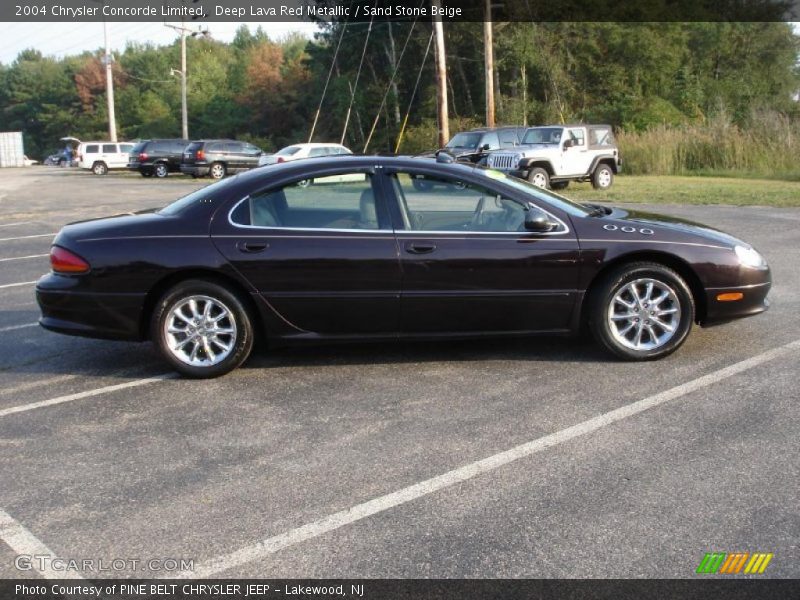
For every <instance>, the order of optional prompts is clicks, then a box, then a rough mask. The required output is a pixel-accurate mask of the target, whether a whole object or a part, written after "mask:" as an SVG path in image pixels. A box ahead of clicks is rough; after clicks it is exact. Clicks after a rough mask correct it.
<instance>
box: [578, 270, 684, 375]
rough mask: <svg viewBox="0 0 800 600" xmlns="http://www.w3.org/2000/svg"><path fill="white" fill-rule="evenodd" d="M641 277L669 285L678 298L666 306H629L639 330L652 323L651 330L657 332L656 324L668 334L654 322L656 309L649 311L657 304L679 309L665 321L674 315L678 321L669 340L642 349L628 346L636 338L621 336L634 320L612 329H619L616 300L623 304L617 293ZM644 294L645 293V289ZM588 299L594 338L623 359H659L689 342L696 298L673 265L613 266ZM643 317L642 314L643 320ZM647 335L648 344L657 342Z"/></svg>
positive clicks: (664, 330) (590, 327) (658, 329)
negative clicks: (613, 315)
mask: <svg viewBox="0 0 800 600" xmlns="http://www.w3.org/2000/svg"><path fill="white" fill-rule="evenodd" d="M640 280H643V281H645V282H646V281H654V282H657V284H658V285H661V286H665V288H668V289H669V290H670V291H671V292H672V296H674V300H672V296H671V297H670V298H668V299H667V300H665V302H667V303H668V304H666V305H663V306H662V305H661V304H659V305H655V304H653V306H652V307H651V306H648V303H647V302H645V303H644V304H641V303H636V302H635V301H633V304H638V305H637V306H636V307H635V308H630V309H628V311H629V314H631V316H632V317H636V323H635V324H634V325H633V327H634V329H637V330H638V329H641V328H642V327H647V325H651V328H650V331H651V332H652V331H654V329H653V327H655V328H656V329H655V331H661V333H662V334H665V333H666V329H663V328H661V327H659V326H658V325H655V323H657V322H658V321H657V320H654V321H652V322H651V321H650V320H649V319H652V318H653V317H651V316H649V315H653V314H654V312H648V311H649V310H650V309H651V308H653V307H656V308H657V306H662V308H663V307H664V306H666V307H667V309H669V310H671V309H672V308H674V305H677V308H678V311H679V312H678V313H676V315H675V316H674V317H669V316H667V317H664V319H665V321H666V320H668V319H669V318H673V319H674V321H675V322H674V323H671V324H672V325H673V329H674V330H673V332H672V334H671V337H669V338H668V339H666V340H665V341H664V343H663V344H661V345H657V346H654V347H652V348H646V347H643V348H642V349H635V348H631V347H630V346H629V345H628V344H633V342H634V341H635V340H630V339H628V338H626V337H625V336H620V333H621V331H620V330H621V329H624V325H625V323H626V322H627V323H630V321H626V322H620V326H619V327H620V329H617V330H616V332H615V331H613V330H612V328H616V325H612V324H611V318H610V312H611V311H614V308H613V307H612V302H613V303H614V306H620V304H618V303H617V302H615V300H614V298H615V296H617V295H618V294H620V293H621V290H624V288H625V286H627V285H628V284H630V283H631V282H637V281H640ZM646 285H647V284H646V283H641V284H639V286H637V287H641V286H645V288H646ZM642 293H643V294H644V293H645V292H644V290H643V291H642ZM587 302H588V317H589V319H588V320H589V323H588V324H589V329H590V330H591V332H592V335H593V336H594V338H595V339H596V340H597V342H598V343H599V344H600V345H601V346H602V347H603V348H605V349H606V350H607V351H609V352H611V353H612V354H614V355H616V356H618V357H619V358H622V359H624V360H630V361H643V360H655V359H658V358H663V357H665V356H667V355H669V354H672V353H673V352H675V350H677V349H678V348H679V347H680V346H681V345H682V344H683V343H684V342H685V341H686V337H687V336H688V335H689V332H690V331H691V329H692V323H693V322H694V316H695V305H694V298H693V297H692V292H691V290H690V289H689V286H688V285H687V284H686V281H685V280H684V279H683V278H682V277H681V276H680V275H679V274H678V273H676V272H675V271H673V270H672V269H670V268H669V267H666V266H664V265H662V264H659V263H652V262H636V263H628V264H624V265H620V266H619V267H617V268H615V269H613V270H612V271H611V272H609V273H608V274H607V275H606V276H605V277H603V279H602V280H600V281H599V282H598V283H597V284H596V285H595V286H593V288H592V290H591V293H590V296H589V298H588V299H587ZM642 307H644V308H642ZM614 312H616V311H614ZM639 317H641V321H640V319H639ZM623 318H624V317H623ZM661 318H662V317H661V315H658V316H657V317H656V319H659V320H660V319H661ZM639 322H641V323H642V325H639V324H638V323H639ZM615 323H616V321H615ZM635 334H636V332H634V336H633V337H634V338H635ZM645 336H647V339H648V343H650V342H655V340H654V338H652V337H651V334H648V333H645V334H644V335H642V336H641V338H642V340H643V339H644V337H645ZM621 338H625V339H626V340H627V342H628V343H627V344H626V343H623V342H622V341H621Z"/></svg>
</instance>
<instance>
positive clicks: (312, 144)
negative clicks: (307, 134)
mask: <svg viewBox="0 0 800 600" xmlns="http://www.w3.org/2000/svg"><path fill="white" fill-rule="evenodd" d="M330 146H333V147H335V148H345V147H346V146H343V145H342V144H338V143H336V142H300V143H297V144H289V145H288V146H284V148H329V147H330Z"/></svg>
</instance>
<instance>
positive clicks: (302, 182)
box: [297, 179, 312, 188]
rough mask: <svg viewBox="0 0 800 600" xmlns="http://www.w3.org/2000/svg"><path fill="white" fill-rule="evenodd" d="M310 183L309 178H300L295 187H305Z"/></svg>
mask: <svg viewBox="0 0 800 600" xmlns="http://www.w3.org/2000/svg"><path fill="white" fill-rule="evenodd" d="M311 183H312V180H311V179H301V180H300V181H298V182H297V187H299V188H307V187H308V186H310V185H311Z"/></svg>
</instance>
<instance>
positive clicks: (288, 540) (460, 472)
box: [173, 340, 800, 578]
mask: <svg viewBox="0 0 800 600" xmlns="http://www.w3.org/2000/svg"><path fill="white" fill-rule="evenodd" d="M797 349H800V340H796V341H794V342H791V343H789V344H785V345H783V346H780V347H778V348H774V349H772V350H768V351H766V352H763V353H761V354H758V355H756V356H753V357H752V358H748V359H746V360H743V361H740V362H738V363H734V364H732V365H730V366H729V367H725V368H723V369H719V370H717V371H714V372H713V373H709V374H708V375H703V376H702V377H698V378H697V379H693V380H692V381H689V382H687V383H683V384H681V385H677V386H675V387H673V388H670V389H668V390H665V391H663V392H660V393H658V394H655V395H653V396H649V397H647V398H644V399H642V400H638V401H636V402H633V403H631V404H627V405H625V406H622V407H620V408H617V409H615V410H612V411H609V412H606V413H603V414H601V415H598V416H596V417H594V418H592V419H589V420H587V421H583V422H582V423H578V424H577V425H573V426H572V427H567V428H566V429H562V430H560V431H557V432H555V433H551V434H550V435H546V436H544V437H540V438H537V439H535V440H532V441H530V442H527V443H524V444H520V445H519V446H515V447H513V448H511V449H510V450H506V451H505V452H500V453H498V454H494V455H492V456H490V457H488V458H484V459H483V460H479V461H476V462H473V463H470V464H468V465H464V466H463V467H459V468H457V469H454V470H452V471H448V472H447V473H444V474H442V475H438V476H436V477H433V478H431V479H427V480H425V481H421V482H419V483H416V484H414V485H410V486H408V487H405V488H402V489H400V490H397V491H396V492H391V493H389V494H386V495H384V496H379V497H378V498H374V499H372V500H368V501H367V502H363V503H361V504H357V505H355V506H353V507H351V508H348V509H345V510H342V511H340V512H337V513H334V514H332V515H329V516H327V517H323V518H321V519H319V520H317V521H313V522H311V523H308V524H306V525H303V526H301V527H297V528H295V529H291V530H289V531H287V532H285V533H281V534H279V535H276V536H273V537H270V538H267V539H264V540H262V541H260V542H256V543H255V544H252V545H250V546H245V547H244V548H241V549H239V550H236V551H235V552H232V553H230V554H225V555H222V556H219V557H216V558H212V559H210V560H209V561H207V562H206V563H204V564H200V565H197V566H196V568H195V569H194V570H193V571H184V572H180V573H175V574H173V577H175V578H196V577H197V578H199V577H211V576H214V575H217V574H219V573H222V572H223V571H227V570H228V569H232V568H234V567H237V566H240V565H243V564H245V563H249V562H252V561H255V560H259V559H264V558H266V557H268V556H269V555H271V554H274V553H276V552H278V551H279V550H282V549H284V548H287V547H289V546H294V545H295V544H299V543H300V542H303V541H306V540H309V539H312V538H315V537H319V536H321V535H323V534H325V533H327V532H329V531H333V530H335V529H338V528H340V527H344V526H345V525H349V524H350V523H355V522H356V521H360V520H362V519H365V518H367V517H370V516H372V515H375V514H378V513H381V512H384V511H387V510H389V509H391V508H394V507H396V506H400V505H401V504H406V503H407V502H411V501H412V500H416V499H417V498H421V497H423V496H427V495H429V494H432V493H434V492H437V491H439V490H443V489H445V488H448V487H451V486H454V485H456V484H458V483H461V482H463V481H467V480H470V479H473V478H475V477H477V476H478V475H482V474H484V473H489V472H491V471H494V470H496V469H499V468H500V467H503V466H505V465H508V464H510V463H513V462H515V461H518V460H520V459H522V458H526V457H528V456H531V455H532V454H535V453H537V452H541V451H542V450H546V449H548V448H552V447H553V446H557V445H558V444H563V443H564V442H568V441H570V440H573V439H575V438H578V437H581V436H584V435H587V434H589V433H592V432H594V431H597V430H598V429H601V428H603V427H607V426H609V425H612V424H614V423H617V422H618V421H622V420H623V419H627V418H628V417H632V416H634V415H637V414H639V413H641V412H644V411H646V410H650V409H651V408H655V407H656V406H660V405H662V404H664V403H665V402H669V401H670V400H675V399H676V398H680V397H682V396H685V395H686V394H690V393H692V392H695V391H697V390H699V389H702V388H704V387H708V386H710V385H712V384H715V383H717V382H719V381H722V380H724V379H728V378H729V377H733V376H734V375H737V374H738V373H741V372H743V371H746V370H748V369H752V368H753V367H756V366H758V365H761V364H764V363H766V362H769V361H771V360H774V359H776V358H778V357H780V356H784V355H785V354H788V353H790V352H792V351H793V350H797Z"/></svg>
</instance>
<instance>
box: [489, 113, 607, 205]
mask: <svg viewBox="0 0 800 600" xmlns="http://www.w3.org/2000/svg"><path fill="white" fill-rule="evenodd" d="M486 164H487V166H488V167H489V168H491V169H497V170H498V171H504V172H506V173H510V174H511V175H514V176H515V177H520V178H521V179H527V180H528V181H530V182H531V183H533V184H534V185H538V186H539V187H543V188H552V189H554V190H562V189H564V188H566V187H567V186H568V185H569V182H570V181H591V182H592V185H593V186H594V187H595V188H596V189H601V190H605V189H608V188H609V187H611V184H612V183H613V182H614V175H615V174H617V173H619V172H620V170H621V168H622V159H621V158H620V156H619V149H618V148H617V144H616V142H615V140H614V134H613V133H612V131H611V126H610V125H548V126H543V127H531V128H530V129H528V130H527V131H526V132H525V135H524V136H523V138H522V145H520V146H519V147H517V148H514V149H513V150H503V151H496V152H491V153H490V154H489V156H488V157H487V159H486Z"/></svg>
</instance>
